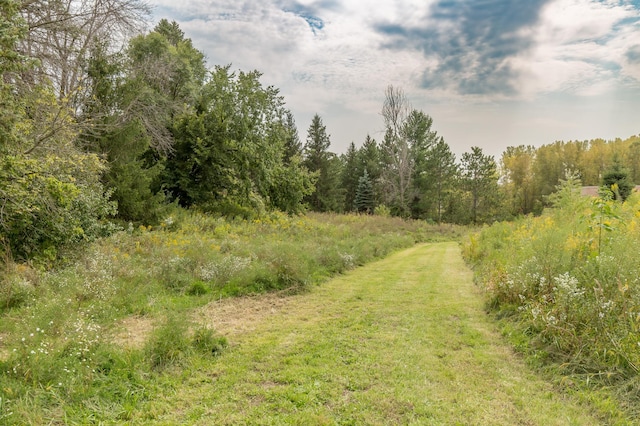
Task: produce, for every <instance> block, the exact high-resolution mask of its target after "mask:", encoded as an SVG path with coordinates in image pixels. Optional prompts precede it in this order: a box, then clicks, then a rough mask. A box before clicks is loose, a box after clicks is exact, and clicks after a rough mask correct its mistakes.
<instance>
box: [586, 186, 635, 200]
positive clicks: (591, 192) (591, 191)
mask: <svg viewBox="0 0 640 426" xmlns="http://www.w3.org/2000/svg"><path fill="white" fill-rule="evenodd" d="M599 189H600V187H599V186H583V187H582V191H581V192H580V193H581V194H582V195H584V196H585V197H597V196H598V190H599ZM634 191H640V185H636V187H635V189H634Z"/></svg>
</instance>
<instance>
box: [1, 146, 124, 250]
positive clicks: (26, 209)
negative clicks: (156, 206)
mask: <svg viewBox="0 0 640 426" xmlns="http://www.w3.org/2000/svg"><path fill="white" fill-rule="evenodd" d="M0 163H1V165H0V170H1V171H0V193H1V194H3V203H4V213H3V217H2V219H1V220H0V238H1V239H3V240H4V242H5V244H7V246H8V248H9V249H10V250H11V253H12V254H13V256H15V257H16V258H19V259H26V258H30V257H33V256H39V257H43V256H44V260H52V259H51V258H53V257H55V254H56V251H57V249H58V248H60V247H61V246H64V245H68V244H71V243H77V242H79V241H87V240H89V241H90V240H92V239H94V238H96V237H99V236H104V235H106V234H107V233H109V232H110V231H111V230H112V229H113V228H112V227H111V226H110V225H109V224H107V223H104V222H103V220H104V219H105V218H107V217H108V216H110V215H112V214H113V213H114V212H115V205H114V204H113V203H110V202H108V201H107V198H108V193H105V191H104V190H103V188H102V186H101V184H100V182H99V181H98V177H99V173H100V172H101V171H102V168H103V165H102V163H101V162H100V161H99V160H98V158H97V157H95V156H90V155H81V154H73V155H72V156H70V157H67V158H60V157H58V156H55V155H47V156H46V157H44V158H39V159H30V158H25V157H23V156H20V155H15V156H10V155H6V156H3V157H2V158H1V159H0Z"/></svg>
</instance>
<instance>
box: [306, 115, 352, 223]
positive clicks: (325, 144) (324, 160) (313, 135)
mask: <svg viewBox="0 0 640 426" xmlns="http://www.w3.org/2000/svg"><path fill="white" fill-rule="evenodd" d="M330 145H331V140H330V138H329V135H328V134H327V128H326V127H325V125H324V124H322V118H320V116H319V115H318V114H316V115H314V117H313V120H312V121H311V125H310V126H309V130H308V132H307V143H306V145H305V147H304V165H305V166H306V167H307V169H309V171H310V172H312V173H315V174H316V176H317V181H316V190H315V192H314V193H313V194H311V195H309V196H308V197H306V201H307V202H308V203H309V206H310V207H311V209H313V210H315V211H321V212H325V211H341V210H342V205H343V202H342V199H343V196H344V195H343V193H342V188H341V187H340V176H341V174H342V170H341V165H342V163H341V161H340V159H339V158H338V157H337V156H336V155H335V154H333V153H331V152H329V146H330Z"/></svg>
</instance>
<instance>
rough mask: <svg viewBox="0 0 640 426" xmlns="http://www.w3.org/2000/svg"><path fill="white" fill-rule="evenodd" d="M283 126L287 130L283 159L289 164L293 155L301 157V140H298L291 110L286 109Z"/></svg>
mask: <svg viewBox="0 0 640 426" xmlns="http://www.w3.org/2000/svg"><path fill="white" fill-rule="evenodd" d="M284 127H285V129H286V132H287V136H286V139H285V141H284V161H285V163H287V164H289V163H291V162H292V161H293V159H294V158H295V157H300V158H302V142H300V136H299V135H298V128H297V127H296V121H295V119H294V117H293V114H292V113H291V111H287V112H286V114H285V119H284Z"/></svg>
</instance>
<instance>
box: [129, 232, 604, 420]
mask: <svg viewBox="0 0 640 426" xmlns="http://www.w3.org/2000/svg"><path fill="white" fill-rule="evenodd" d="M471 278H472V274H471V272H470V271H469V270H468V269H467V268H466V266H465V265H464V263H463V262H462V260H461V257H460V255H459V250H458V248H457V245H456V244H455V243H441V244H432V245H426V246H425V245H423V246H418V247H415V248H413V249H409V250H406V251H403V252H401V253H398V254H395V255H392V256H390V257H389V258H387V259H384V260H381V261H378V262H376V263H373V264H371V265H369V266H366V267H363V268H360V269H357V270H355V271H352V272H349V273H347V274H345V275H343V276H341V277H339V278H336V279H333V280H331V281H329V282H327V283H325V284H323V285H322V286H320V287H317V288H314V289H313V290H312V291H311V292H310V293H309V294H304V295H296V296H289V297H287V298H286V301H284V302H282V303H284V304H285V308H283V309H280V310H279V311H277V312H276V313H272V314H270V315H267V316H266V317H264V318H262V320H261V321H260V322H258V323H256V324H253V326H254V327H253V328H252V329H249V330H246V331H236V332H234V333H231V335H230V336H229V340H230V345H231V346H230V347H229V348H228V349H227V350H226V351H225V352H223V353H222V354H221V355H220V356H219V357H218V358H216V359H215V360H213V361H211V360H209V359H197V360H194V361H193V363H192V364H190V365H189V366H187V367H186V368H185V369H184V370H183V372H182V373H181V374H180V376H179V377H176V375H175V372H174V371H168V372H166V374H165V375H164V376H162V377H161V378H160V379H159V381H160V383H161V384H160V385H159V386H160V388H162V389H163V391H162V392H160V394H159V395H157V396H156V397H154V398H151V399H149V401H148V402H147V403H145V404H143V405H141V407H140V410H138V411H136V412H133V413H131V420H132V422H133V423H145V422H157V423H160V424H202V425H205V424H222V425H224V424H229V425H232V424H265V425H266V424H299V425H314V424H318V425H321V424H328V425H329V424H379V425H387V424H443V425H445V424H446V425H455V424H465V425H466V424H493V425H513V424H539V425H549V424H576V425H588V424H601V423H602V421H603V420H602V419H598V418H596V417H594V414H593V411H592V409H591V408H589V406H582V405H580V404H578V403H577V402H576V401H575V400H573V399H571V398H569V397H568V396H566V395H562V394H560V393H559V392H557V390H556V389H554V388H553V386H551V385H550V384H549V383H547V382H545V381H543V380H541V379H540V378H539V377H536V376H535V375H534V374H533V373H531V372H530V370H528V369H527V367H525V366H524V365H523V362H522V361H521V360H519V359H518V358H517V357H516V356H514V354H513V353H512V351H511V350H510V348H509V347H508V346H507V345H506V344H505V343H504V342H503V341H502V340H501V337H500V336H499V334H498V333H497V332H496V329H495V326H494V324H493V323H491V322H490V321H489V320H488V319H487V317H486V315H485V314H484V312H483V309H482V306H483V305H482V300H481V297H480V295H479V294H478V292H477V289H476V288H475V287H474V286H473V284H472V279H471ZM245 303H246V302H245ZM242 306H243V304H242V303H239V304H238V306H237V309H238V311H239V312H238V315H239V316H241V315H242V314H243V312H242ZM215 309H216V307H215V306H213V307H212V308H211V310H210V311H209V312H215ZM202 320H203V321H207V317H206V316H205V317H204V318H203V319H202ZM250 320H251V319H250V318H249V319H247V321H250Z"/></svg>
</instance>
